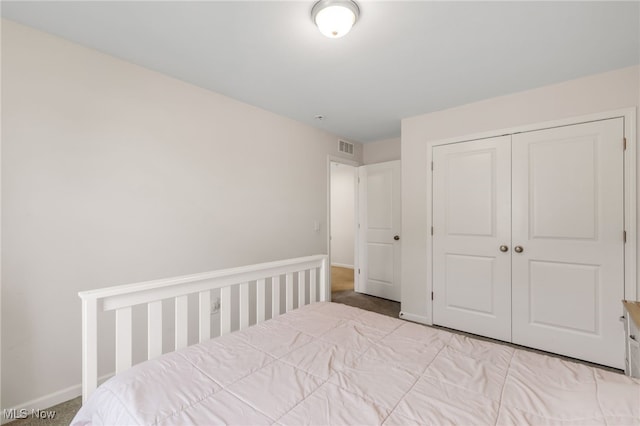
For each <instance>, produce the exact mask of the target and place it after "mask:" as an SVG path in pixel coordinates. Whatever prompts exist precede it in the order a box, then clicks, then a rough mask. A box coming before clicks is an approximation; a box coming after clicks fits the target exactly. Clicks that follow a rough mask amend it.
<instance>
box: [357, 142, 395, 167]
mask: <svg viewBox="0 0 640 426" xmlns="http://www.w3.org/2000/svg"><path fill="white" fill-rule="evenodd" d="M399 159H400V138H394V139H385V140H382V141H376V142H369V143H365V144H363V145H362V162H363V163H364V164H375V163H383V162H385V161H394V160H399Z"/></svg>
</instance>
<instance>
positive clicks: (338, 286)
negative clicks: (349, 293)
mask: <svg viewBox="0 0 640 426" xmlns="http://www.w3.org/2000/svg"><path fill="white" fill-rule="evenodd" d="M346 290H353V269H350V268H342V267H340V266H332V267H331V292H332V293H335V292H336V291H346Z"/></svg>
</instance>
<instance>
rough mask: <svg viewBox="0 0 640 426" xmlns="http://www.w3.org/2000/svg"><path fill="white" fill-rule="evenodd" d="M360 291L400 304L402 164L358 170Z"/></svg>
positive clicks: (359, 168) (372, 165)
mask: <svg viewBox="0 0 640 426" xmlns="http://www.w3.org/2000/svg"><path fill="white" fill-rule="evenodd" d="M358 177H359V183H358V194H359V206H358V209H359V227H360V229H359V235H360V246H359V254H358V256H359V276H358V281H357V285H356V291H357V292H360V293H366V294H370V295H372V296H378V297H383V298H385V299H390V300H395V301H397V302H399V301H400V226H401V221H400V220H401V217H400V212H401V210H400V161H399V160H398V161H389V162H385V163H378V164H370V165H367V166H361V167H358Z"/></svg>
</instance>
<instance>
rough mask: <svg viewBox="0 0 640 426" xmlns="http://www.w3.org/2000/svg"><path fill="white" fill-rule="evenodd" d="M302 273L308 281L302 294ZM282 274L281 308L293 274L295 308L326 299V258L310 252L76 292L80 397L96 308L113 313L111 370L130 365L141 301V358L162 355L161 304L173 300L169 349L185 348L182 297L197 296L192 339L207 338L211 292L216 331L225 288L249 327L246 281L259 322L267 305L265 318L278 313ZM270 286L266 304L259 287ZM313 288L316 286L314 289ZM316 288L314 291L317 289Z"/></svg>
mask: <svg viewBox="0 0 640 426" xmlns="http://www.w3.org/2000/svg"><path fill="white" fill-rule="evenodd" d="M307 271H309V274H308V275H309V280H308V281H309V285H308V289H309V290H308V293H307V279H306V277H307ZM282 276H284V278H285V280H284V282H285V286H284V291H285V294H284V300H285V306H284V309H285V312H288V311H290V310H292V309H293V308H294V281H296V280H294V276H296V278H297V287H298V288H297V295H298V301H297V306H302V305H304V304H305V303H306V301H307V294H308V296H309V297H308V300H309V303H313V302H315V301H316V300H317V299H318V298H319V300H320V301H325V300H326V299H327V293H328V291H327V290H328V289H327V256H326V255H315V256H308V257H300V258H296V259H288V260H281V261H276V262H268V263H260V264H256V265H250V266H243V267H239V268H230V269H223V270H217V271H211V272H204V273H200V274H192V275H183V276H179V277H173V278H166V279H161V280H155V281H146V282H141V283H136V284H128V285H120V286H115V287H107V288H102V289H97V290H89V291H82V292H80V293H78V296H80V298H81V299H82V401H83V402H84V401H86V399H87V398H88V397H89V395H90V394H91V393H92V392H93V391H94V390H95V389H96V387H97V384H98V312H102V311H115V316H116V348H115V351H116V354H115V360H116V366H115V367H116V373H119V372H121V371H123V370H126V369H127V368H129V367H131V365H132V337H133V323H132V308H133V307H134V306H136V305H143V304H146V305H147V359H151V358H155V357H157V356H159V355H161V354H162V318H163V315H162V302H163V300H166V299H173V300H174V304H175V349H176V350H177V349H181V348H183V347H185V346H187V335H188V334H187V333H188V299H187V298H188V296H189V295H191V294H197V295H198V327H199V328H198V340H199V341H200V342H202V341H205V340H208V339H210V338H211V296H212V294H211V292H212V290H216V289H220V334H221V335H222V334H226V333H229V332H230V331H231V317H232V306H231V303H232V298H231V289H232V288H233V287H235V286H238V288H239V292H238V293H239V297H238V299H239V300H238V302H239V303H238V305H237V309H238V312H239V314H238V316H239V327H240V329H243V328H245V327H248V326H249V309H250V306H251V303H250V300H249V283H250V282H255V283H256V284H255V285H256V292H255V294H256V299H255V300H256V303H255V307H256V311H255V318H256V323H259V322H261V321H264V320H265V317H266V310H267V307H268V305H270V309H271V317H272V318H273V317H275V316H277V315H279V314H280V313H281V307H280V296H281V295H280V283H281V277H282ZM267 285H270V286H271V296H272V297H271V303H269V304H268V303H267V300H265V294H266V292H265V289H266V288H267ZM318 287H319V288H318ZM318 290H319V291H318Z"/></svg>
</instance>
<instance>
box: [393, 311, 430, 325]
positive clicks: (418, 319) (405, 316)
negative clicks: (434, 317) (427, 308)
mask: <svg viewBox="0 0 640 426" xmlns="http://www.w3.org/2000/svg"><path fill="white" fill-rule="evenodd" d="M400 319H403V320H407V321H411V322H417V323H420V324H425V325H431V323H430V322H429V319H428V318H427V317H424V316H422V315H416V314H410V313H409V312H403V311H400Z"/></svg>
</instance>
